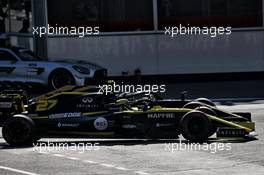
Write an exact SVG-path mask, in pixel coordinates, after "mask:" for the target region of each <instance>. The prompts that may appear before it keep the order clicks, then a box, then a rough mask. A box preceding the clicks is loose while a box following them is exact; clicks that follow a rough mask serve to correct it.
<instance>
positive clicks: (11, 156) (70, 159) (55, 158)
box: [0, 100, 264, 175]
mask: <svg viewBox="0 0 264 175" xmlns="http://www.w3.org/2000/svg"><path fill="white" fill-rule="evenodd" d="M263 102H264V101H261V100H259V101H251V102H236V103H233V102H232V101H228V102H221V103H219V105H220V106H219V107H220V108H223V109H226V110H229V111H234V112H235V111H240V112H242V111H250V112H252V119H253V121H255V122H256V128H257V133H258V134H259V136H258V140H255V141H250V142H245V143H241V142H238V143H236V142H233V143H229V142H228V143H222V144H225V145H224V146H226V147H225V148H227V145H226V144H230V146H231V149H230V150H229V149H224V150H222V149H220V150H219V149H218V150H216V151H212V149H211V150H210V149H208V150H206V149H202V150H201V149H200V150H190V149H179V148H180V147H181V146H182V148H184V145H185V146H186V144H187V143H186V142H185V141H184V140H181V138H180V140H159V141H155V140H134V139H131V140H115V139H105V140H104V139H42V140H40V142H38V145H36V146H35V147H31V148H11V147H9V146H8V145H7V144H6V143H5V142H4V140H3V138H2V137H1V135H0V174H28V175H35V174H140V175H144V174H157V175H159V174H179V173H180V174H220V173H221V174H222V173H228V174H263V172H264V149H263V146H264V141H263V139H264V129H263V128H264V117H263V113H264V104H263ZM95 143H97V145H94V144H95ZM165 143H166V144H165ZM216 143H217V144H219V143H218V142H214V141H212V142H209V143H208V145H209V146H210V145H211V146H212V145H213V144H216ZM49 144H50V145H52V144H65V145H68V146H69V145H70V146H69V147H68V148H67V149H64V150H63V149H52V148H53V147H52V146H50V147H49V148H50V149H48V148H47V147H45V145H46V146H47V145H49ZM169 144H170V146H172V145H174V147H173V149H172V147H170V148H169V146H168V145H169ZM76 145H78V146H79V147H76ZM41 146H42V149H40V148H41ZM77 148H78V149H77ZM176 148H177V149H176ZM213 150H214V149H213Z"/></svg>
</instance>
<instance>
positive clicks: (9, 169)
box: [0, 166, 38, 175]
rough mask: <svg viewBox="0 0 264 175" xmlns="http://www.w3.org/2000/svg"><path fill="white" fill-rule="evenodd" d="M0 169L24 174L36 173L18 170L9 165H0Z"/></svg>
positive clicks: (33, 174) (32, 174)
mask: <svg viewBox="0 0 264 175" xmlns="http://www.w3.org/2000/svg"><path fill="white" fill-rule="evenodd" d="M0 169H3V170H7V171H12V172H16V173H20V174H26V175H38V174H36V173H32V172H28V171H23V170H19V169H15V168H10V167H6V166H0Z"/></svg>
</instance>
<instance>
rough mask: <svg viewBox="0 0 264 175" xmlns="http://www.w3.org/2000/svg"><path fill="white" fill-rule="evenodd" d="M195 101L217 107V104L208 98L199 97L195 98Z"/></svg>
mask: <svg viewBox="0 0 264 175" xmlns="http://www.w3.org/2000/svg"><path fill="white" fill-rule="evenodd" d="M194 102H200V103H203V104H206V105H208V106H211V107H215V104H214V103H213V102H212V101H211V100H209V99H207V98H197V99H195V100H194Z"/></svg>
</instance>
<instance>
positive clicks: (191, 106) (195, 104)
mask: <svg viewBox="0 0 264 175" xmlns="http://www.w3.org/2000/svg"><path fill="white" fill-rule="evenodd" d="M201 106H203V104H202V103H200V102H198V101H192V102H189V103H187V104H185V105H184V106H183V108H188V109H195V108H198V107H201Z"/></svg>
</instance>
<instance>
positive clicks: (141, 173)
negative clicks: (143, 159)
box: [135, 171, 149, 175]
mask: <svg viewBox="0 0 264 175" xmlns="http://www.w3.org/2000/svg"><path fill="white" fill-rule="evenodd" d="M135 173H136V174H139V175H147V174H149V173H145V172H143V171H135Z"/></svg>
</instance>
